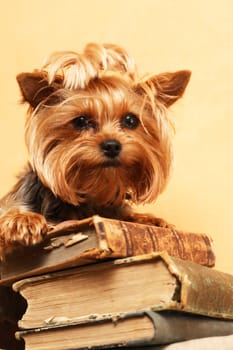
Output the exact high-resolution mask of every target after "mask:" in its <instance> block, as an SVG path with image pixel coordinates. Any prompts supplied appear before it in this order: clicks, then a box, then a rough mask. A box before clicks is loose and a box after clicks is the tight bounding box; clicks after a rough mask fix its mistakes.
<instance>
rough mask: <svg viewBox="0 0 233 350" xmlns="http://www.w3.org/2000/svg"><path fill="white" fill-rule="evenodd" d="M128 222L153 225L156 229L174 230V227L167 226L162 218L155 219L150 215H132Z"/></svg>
mask: <svg viewBox="0 0 233 350" xmlns="http://www.w3.org/2000/svg"><path fill="white" fill-rule="evenodd" d="M128 219H129V221H133V222H137V223H138V224H145V225H153V226H158V227H164V228H170V229H174V227H175V225H173V224H169V223H168V222H167V221H166V220H164V219H162V218H157V217H155V216H153V215H152V214H141V213H132V214H131V215H130V217H129V218H128Z"/></svg>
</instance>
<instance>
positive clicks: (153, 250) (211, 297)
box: [0, 216, 233, 350]
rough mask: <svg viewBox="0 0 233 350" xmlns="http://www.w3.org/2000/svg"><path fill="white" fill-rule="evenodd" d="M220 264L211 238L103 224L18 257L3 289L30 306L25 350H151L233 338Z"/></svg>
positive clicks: (232, 303) (73, 227) (22, 325)
mask: <svg viewBox="0 0 233 350" xmlns="http://www.w3.org/2000/svg"><path fill="white" fill-rule="evenodd" d="M214 263H215V257H214V253H213V250H212V246H211V240H210V238H209V237H208V236H206V235H205V234H197V233H187V232H183V231H178V230H175V229H167V228H159V227H154V226H148V225H141V224H135V223H129V222H123V221H118V220H111V219H105V218H101V217H99V216H94V217H92V218H89V219H86V220H83V221H81V222H80V221H79V222H77V221H67V222H64V223H61V224H59V225H57V226H56V227H55V228H54V229H53V231H51V233H50V235H49V236H48V237H47V238H46V239H45V241H44V242H42V243H41V244H39V245H37V246H35V247H30V248H25V249H23V250H22V251H18V252H17V253H15V254H12V255H9V256H8V257H7V259H6V260H5V261H4V262H3V263H2V266H1V282H0V283H1V285H2V286H4V287H1V288H10V287H11V286H12V288H13V290H14V293H16V294H15V295H17V296H18V297H19V296H21V299H22V300H26V305H25V304H24V305H23V308H22V307H21V310H22V309H23V312H21V314H20V316H18V317H19V320H18V330H17V332H16V338H17V339H18V340H19V342H18V346H19V347H18V348H19V349H23V348H25V349H26V350H51V349H56V350H69V349H76V350H78V349H79V350H81V349H114V348H119V347H120V348H121V347H122V348H129V349H130V347H131V348H137V347H138V349H140V347H141V349H142V348H143V349H146V348H147V346H148V347H149V346H151V345H156V344H170V343H174V342H179V341H184V340H189V339H196V338H202V337H210V336H220V335H221V336H222V335H229V334H233V276H232V275H230V274H226V273H223V272H219V271H217V270H214V269H213V268H211V267H213V265H214ZM22 297H23V298H22ZM21 302H22V301H21ZM0 303H1V302H0ZM18 315H19V313H18ZM0 327H1V326H0ZM20 340H23V341H24V342H21V343H20ZM23 343H24V344H23ZM22 344H23V345H22ZM0 347H1V343H0ZM8 349H10V347H9V348H7V350H8ZM12 349H13V348H12ZM15 349H16V347H14V350H15ZM149 349H150V347H149Z"/></svg>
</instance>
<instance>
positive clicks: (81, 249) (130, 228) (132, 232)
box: [0, 216, 215, 285]
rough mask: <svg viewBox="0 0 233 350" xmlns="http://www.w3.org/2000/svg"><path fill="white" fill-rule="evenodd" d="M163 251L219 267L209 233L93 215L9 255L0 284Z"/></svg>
mask: <svg viewBox="0 0 233 350" xmlns="http://www.w3.org/2000/svg"><path fill="white" fill-rule="evenodd" d="M159 251H167V252H168V254H169V255H171V256H175V257H179V258H181V259H184V260H190V261H194V262H196V263H199V264H201V265H205V266H209V267H212V266H214V264H215V256H214V252H213V249H212V242H211V239H210V238H209V237H208V236H207V235H205V234H198V233H188V232H184V231H180V230H176V229H173V228H172V229H170V228H162V227H155V226H151V225H144V224H136V223H131V222H125V221H119V220H112V219H107V218H102V217H99V216H93V217H90V218H88V219H85V220H81V221H65V222H62V223H60V224H58V225H57V226H55V227H54V228H53V229H52V230H51V232H50V234H49V235H48V236H47V238H46V239H45V240H44V241H43V242H42V243H41V244H38V245H36V246H33V247H27V248H23V249H18V250H17V251H15V252H13V253H12V254H11V255H8V256H7V257H6V259H5V261H3V262H2V263H1V280H0V284H2V285H10V284H11V283H12V282H13V281H15V280H18V279H21V278H23V277H27V276H33V275H38V274H42V273H46V272H51V271H56V270H61V269H65V268H70V267H73V266H80V265H84V264H89V263H93V262H96V261H101V260H105V259H113V258H123V257H129V256H135V255H140V254H147V253H151V252H159Z"/></svg>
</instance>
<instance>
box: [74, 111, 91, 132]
mask: <svg viewBox="0 0 233 350" xmlns="http://www.w3.org/2000/svg"><path fill="white" fill-rule="evenodd" d="M72 124H73V127H74V128H75V129H77V130H80V131H81V130H87V129H90V128H93V129H95V128H96V124H95V122H94V121H93V120H91V119H90V117H88V116H87V115H79V116H78V117H77V118H75V119H74V120H73V121H72Z"/></svg>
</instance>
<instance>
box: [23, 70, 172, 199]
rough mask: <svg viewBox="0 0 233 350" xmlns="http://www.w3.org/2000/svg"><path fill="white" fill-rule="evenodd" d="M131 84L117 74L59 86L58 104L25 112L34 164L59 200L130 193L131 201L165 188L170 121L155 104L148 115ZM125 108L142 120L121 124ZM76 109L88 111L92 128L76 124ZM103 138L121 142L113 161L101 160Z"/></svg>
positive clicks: (118, 196)
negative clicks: (131, 126)
mask: <svg viewBox="0 0 233 350" xmlns="http://www.w3.org/2000/svg"><path fill="white" fill-rule="evenodd" d="M134 90H135V87H134V86H133V85H132V86H130V85H129V82H128V81H125V80H124V79H120V78H119V77H113V76H112V77H106V78H102V79H101V80H100V79H99V80H98V79H97V80H95V81H93V82H91V83H90V84H89V86H88V88H86V89H85V90H75V91H73V90H69V91H67V90H61V91H59V95H60V96H61V99H64V100H63V101H62V102H61V103H60V104H59V105H55V106H47V107H46V102H45V103H44V105H43V106H40V107H39V108H38V109H37V110H36V111H35V113H34V114H33V116H29V118H28V120H27V125H26V126H27V128H26V142H27V145H28V148H29V153H30V155H31V162H32V164H33V167H34V169H35V170H36V171H37V173H38V175H39V177H40V178H41V180H42V181H43V183H44V184H45V185H46V186H49V187H50V188H51V189H52V191H53V192H54V193H55V194H56V195H58V196H59V197H61V198H62V199H63V200H64V201H66V202H69V203H72V204H75V205H77V204H79V203H80V202H82V201H84V200H86V199H87V198H88V200H93V201H95V202H96V201H98V203H99V204H102V205H107V204H109V203H114V204H116V205H117V204H118V205H119V204H120V203H121V202H122V201H123V200H124V199H125V196H126V193H129V194H130V195H131V197H132V199H133V201H135V202H149V201H152V200H154V199H155V198H156V197H157V195H158V194H159V193H160V192H161V191H162V190H163V189H164V186H165V184H166V181H167V178H168V175H169V169H170V165H171V160H172V152H171V144H170V138H171V135H170V133H171V130H170V123H169V121H168V119H167V117H166V116H164V117H162V116H161V115H160V114H161V111H160V110H159V108H158V114H159V118H157V116H156V115H153V110H152V108H151V107H150V105H148V104H147V103H146V104H145V103H144V102H145V96H144V95H142V96H141V95H140V94H138V93H137V92H135V91H134ZM143 105H144V108H143V109H141V107H142V106H143ZM129 112H130V113H134V114H136V115H138V117H139V118H140V120H141V125H139V127H138V128H137V129H136V130H128V129H125V128H122V126H121V118H122V117H123V116H124V115H125V114H126V113H129ZM139 113H140V114H139ZM78 115H88V116H90V117H91V119H93V120H94V121H95V123H96V126H97V129H96V130H92V129H91V130H87V131H81V132H79V131H77V130H75V129H74V127H73V125H72V120H73V119H74V118H75V117H77V116H78ZM161 123H162V124H161ZM106 139H116V140H118V141H119V142H120V143H121V144H122V152H121V154H120V156H119V166H118V167H105V166H104V162H106V158H105V156H104V155H103V154H102V152H101V151H100V147H99V145H100V144H101V142H102V141H104V140H106ZM109 182H111V184H112V185H111V184H110V183H109Z"/></svg>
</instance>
